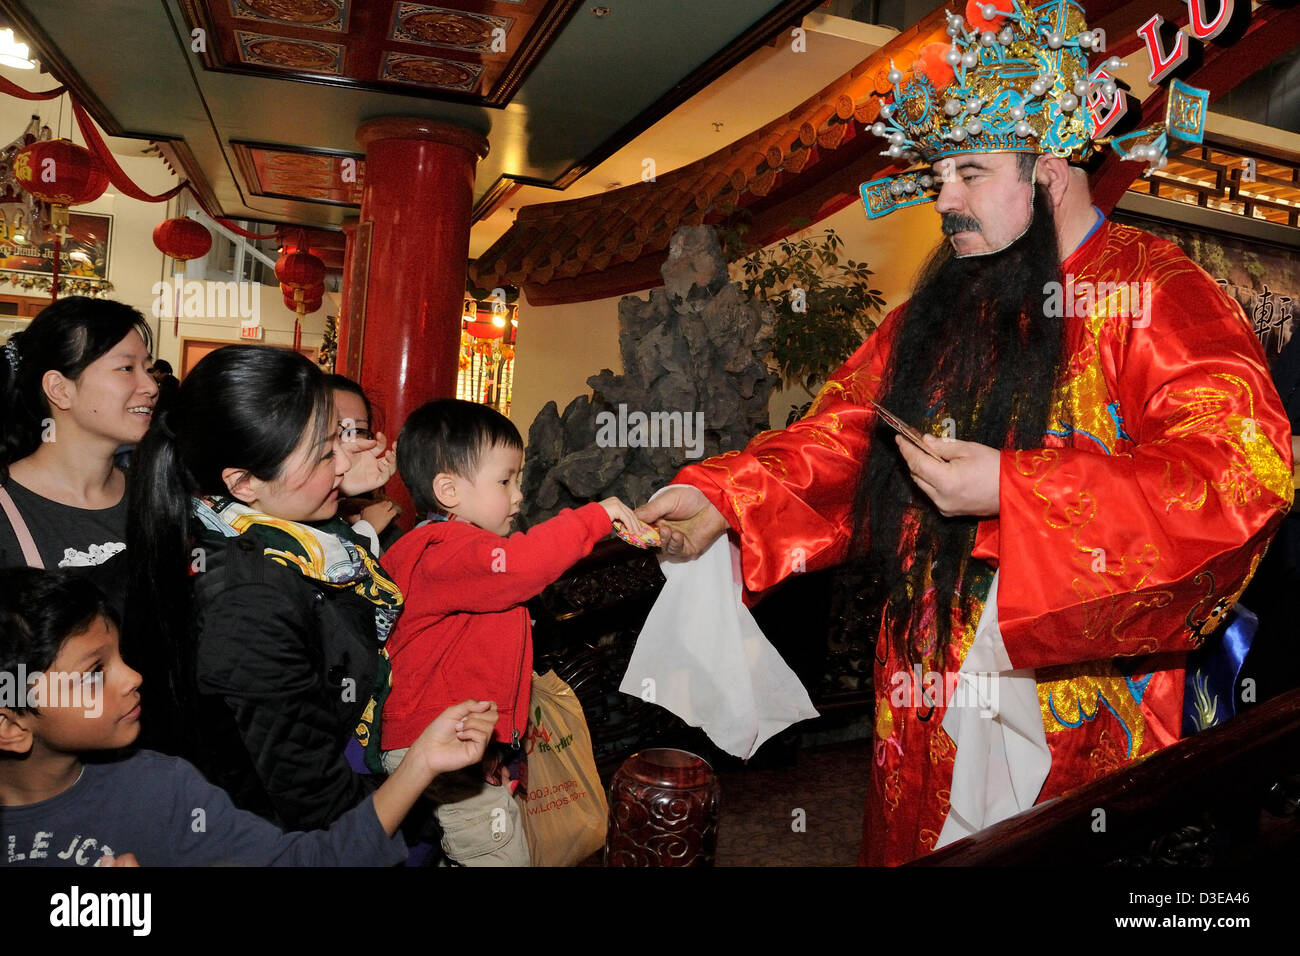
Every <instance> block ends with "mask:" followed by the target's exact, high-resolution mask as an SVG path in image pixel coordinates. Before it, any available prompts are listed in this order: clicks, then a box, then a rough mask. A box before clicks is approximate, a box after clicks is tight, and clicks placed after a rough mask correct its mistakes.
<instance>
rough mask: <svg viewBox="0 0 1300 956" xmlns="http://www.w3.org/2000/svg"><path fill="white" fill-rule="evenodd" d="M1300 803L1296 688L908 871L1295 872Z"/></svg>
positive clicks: (1299, 844)
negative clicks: (1268, 867) (1249, 868)
mask: <svg viewBox="0 0 1300 956" xmlns="http://www.w3.org/2000/svg"><path fill="white" fill-rule="evenodd" d="M1298 802H1300V690H1296V691H1291V692H1290V693H1288V694H1285V695H1283V696H1280V697H1276V698H1274V699H1272V700H1269V701H1265V702H1264V703H1262V704H1260V705H1258V706H1256V707H1253V708H1251V709H1249V710H1247V711H1245V712H1244V713H1242V714H1240V715H1238V716H1237V717H1234V718H1233V719H1231V720H1229V721H1227V722H1226V723H1224V724H1222V725H1220V726H1219V727H1215V728H1213V729H1210V730H1206V731H1202V732H1201V733H1199V734H1196V735H1195V736H1192V737H1188V738H1186V739H1184V740H1180V741H1178V742H1177V743H1174V744H1172V745H1170V746H1169V747H1166V748H1164V749H1163V750H1159V751H1157V752H1156V753H1154V754H1152V755H1151V756H1149V757H1147V758H1145V759H1143V760H1141V761H1140V762H1138V763H1135V764H1131V765H1129V766H1127V767H1125V768H1123V769H1122V770H1118V771H1116V772H1115V773H1112V774H1109V775H1107V776H1105V777H1103V778H1101V779H1100V780H1096V781H1094V782H1092V783H1090V784H1088V785H1086V786H1083V787H1080V788H1079V789H1078V790H1074V791H1072V792H1070V793H1067V794H1065V795H1063V796H1060V797H1058V798H1056V799H1055V800H1053V801H1051V802H1049V803H1045V804H1042V805H1041V806H1036V807H1033V808H1032V809H1030V810H1027V811H1025V812H1024V813H1021V814H1019V815H1017V816H1015V817H1012V818H1011V819H1009V820H1005V821H1003V822H1002V823H999V824H997V825H996V826H992V827H989V828H987V829H985V830H981V831H980V832H979V833H976V834H974V835H973V836H970V837H967V838H966V839H964V840H961V841H959V842H957V843H954V844H952V845H950V846H947V847H944V848H943V849H941V850H938V851H937V852H935V853H932V854H930V855H929V856H926V857H923V858H922V859H920V860H917V861H916V862H915V863H914V864H912V865H914V866H998V865H1017V866H1026V865H1028V866H1034V865H1043V866H1060V865H1063V864H1069V865H1070V866H1076V865H1077V866H1095V865H1120V866H1144V865H1145V866H1151V865H1180V866H1187V865H1192V866H1198V865H1199V866H1205V865H1210V864H1238V863H1257V862H1263V861H1267V860H1269V859H1274V858H1276V859H1279V860H1283V859H1290V860H1291V862H1292V863H1294V860H1295V853H1296V850H1297V849H1300V819H1297V817H1296V808H1297V803H1298Z"/></svg>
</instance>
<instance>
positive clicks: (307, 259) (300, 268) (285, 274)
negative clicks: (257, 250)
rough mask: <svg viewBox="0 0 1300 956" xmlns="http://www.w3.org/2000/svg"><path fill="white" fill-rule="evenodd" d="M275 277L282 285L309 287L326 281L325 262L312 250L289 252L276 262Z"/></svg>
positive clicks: (296, 287)
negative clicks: (312, 252)
mask: <svg viewBox="0 0 1300 956" xmlns="http://www.w3.org/2000/svg"><path fill="white" fill-rule="evenodd" d="M275 277H276V278H277V279H279V280H280V285H281V286H286V285H287V286H289V287H290V288H291V289H309V288H311V287H312V286H318V285H321V284H323V283H324V282H325V263H323V262H321V261H320V259H318V258H316V256H313V255H312V254H311V253H310V252H288V253H285V254H284V255H282V256H281V257H280V258H279V260H278V261H277V262H276V263H275Z"/></svg>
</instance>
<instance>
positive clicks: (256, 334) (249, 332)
mask: <svg viewBox="0 0 1300 956" xmlns="http://www.w3.org/2000/svg"><path fill="white" fill-rule="evenodd" d="M239 337H240V338H241V339H252V340H253V341H255V342H260V341H261V340H262V327H261V326H260V325H241V326H240V327H239Z"/></svg>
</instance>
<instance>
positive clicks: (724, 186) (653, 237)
mask: <svg viewBox="0 0 1300 956" xmlns="http://www.w3.org/2000/svg"><path fill="white" fill-rule="evenodd" d="M944 22H945V21H944V13H943V9H942V8H940V9H937V10H935V11H934V12H933V13H931V14H930V15H929V16H927V17H925V18H924V19H923V20H921V21H920V22H919V23H917V24H916V25H915V26H913V27H911V28H910V29H908V30H905V31H904V32H902V33H900V34H899V35H898V36H896V37H894V38H893V39H892V40H891V41H890V42H889V43H887V44H886V45H885V46H883V47H881V48H880V49H879V50H877V51H876V52H875V53H873V54H872V55H871V56H869V57H868V58H867V59H865V60H863V61H862V62H861V63H859V64H858V65H857V66H856V67H854V68H853V69H852V70H850V71H849V72H848V73H846V74H844V75H843V76H842V77H840V78H839V79H838V80H836V81H835V82H834V83H831V84H830V85H829V86H827V87H826V88H825V89H823V90H822V91H821V92H819V93H817V94H816V95H814V96H812V97H810V98H809V99H807V100H805V101H804V102H803V103H801V104H800V105H799V106H798V107H796V108H795V109H793V110H791V111H790V112H789V113H788V114H786V115H784V116H779V117H777V118H776V119H774V120H772V121H771V122H770V123H768V124H767V125H765V126H763V127H762V128H761V129H758V130H755V131H754V132H753V133H750V134H749V135H748V136H744V137H742V138H741V139H738V140H736V141H735V142H734V143H732V144H730V145H729V146H725V147H723V148H722V149H720V150H718V151H717V152H715V153H713V154H711V155H709V156H706V157H704V158H703V159H699V160H697V161H696V162H693V163H691V164H689V165H687V166H683V167H681V168H680V169H675V170H673V171H671V172H668V173H664V174H663V175H661V176H658V177H657V179H656V181H653V182H638V183H635V184H633V185H631V186H624V187H622V188H620V189H615V190H611V191H609V192H605V193H600V194H597V195H594V196H585V197H583V198H581V199H570V200H564V201H561V202H553V203H539V204H536V205H532V206H525V207H523V208H522V209H520V210H519V213H518V216H517V218H516V220H515V223H514V225H513V226H511V227H510V229H509V231H507V232H506V234H505V235H503V236H502V237H501V238H500V239H498V240H497V241H496V242H495V243H494V244H493V245H492V247H491V248H490V249H488V250H487V251H486V252H485V253H483V255H481V256H479V258H478V260H477V261H476V262H475V263H474V269H473V271H474V280H475V282H476V284H478V285H480V286H483V287H484V288H493V287H495V286H502V285H515V286H526V287H527V291H528V298H529V301H530V302H532V303H533V304H535V305H536V304H541V303H542V302H547V301H549V302H562V301H577V300H580V299H586V298H595V297H597V296H598V295H615V294H618V292H619V291H627V292H631V291H636V290H639V289H644V288H646V287H647V286H648V285H649V286H652V285H656V284H658V282H659V276H658V267H659V264H660V263H661V262H662V261H663V257H664V256H665V255H666V253H667V249H668V240H669V239H670V238H671V236H672V234H673V232H674V231H675V230H676V229H677V228H678V227H679V226H683V225H686V226H695V225H699V224H700V223H702V222H709V223H719V222H722V221H723V220H725V219H726V218H727V217H728V216H730V215H731V214H733V213H734V212H735V211H736V210H738V209H745V208H748V207H753V206H755V205H756V204H761V203H762V202H763V201H764V200H768V199H769V198H774V197H776V195H777V194H778V193H781V194H783V193H786V192H789V191H790V187H792V186H794V179H795V178H796V177H806V176H810V175H816V174H818V173H819V168H820V167H821V166H822V165H823V164H825V163H826V162H827V160H828V158H829V156H830V154H832V153H834V152H835V151H836V150H839V149H841V148H842V147H845V146H846V145H847V144H849V143H852V142H854V141H858V142H857V145H858V149H857V150H855V153H858V152H865V153H867V154H869V158H864V159H863V161H862V162H861V163H859V164H857V165H856V166H855V171H856V173H857V174H859V175H861V177H862V179H863V180H865V179H867V178H870V174H871V173H873V172H874V171H875V170H878V169H883V168H885V167H886V166H888V165H889V164H890V162H891V161H890V160H889V159H888V158H887V157H884V156H878V155H876V154H878V153H880V152H881V151H882V149H883V144H882V142H881V141H880V140H879V139H877V138H876V137H874V136H872V135H871V134H870V132H869V130H867V129H866V128H865V126H864V125H863V124H866V125H870V124H871V123H872V122H874V121H875V119H876V116H877V114H878V113H879V111H880V100H879V99H878V97H879V95H880V94H881V93H885V92H888V90H889V88H890V87H889V84H888V81H887V80H886V78H885V76H886V74H887V73H888V72H889V61H890V58H891V57H892V58H893V59H894V61H895V63H897V64H899V65H900V67H904V68H905V67H906V65H907V64H910V63H911V62H912V61H913V60H914V59H915V57H916V53H917V51H918V50H919V49H920V48H921V47H922V46H924V45H925V44H926V43H928V42H930V41H931V40H933V39H937V38H939V37H942V36H944V32H943V29H944ZM868 140H869V141H870V142H866V141H868ZM860 181H861V180H860ZM629 266H636V268H627V267H629ZM620 267H621V268H620ZM611 271H613V272H614V273H615V274H613V275H605V276H603V277H602V279H603V281H601V282H600V283H599V284H598V286H593V285H591V284H590V283H584V282H581V280H582V279H584V278H585V277H588V276H592V275H593V274H596V273H609V272H611ZM647 275H648V276H649V281H646V278H645V277H646V276H647ZM560 280H579V281H578V282H574V281H569V282H564V283H563V285H562V287H561V288H557V289H554V290H552V289H543V288H541V287H543V286H548V285H553V284H556V283H557V282H558V281H560ZM611 289H612V290H613V291H610V290H611Z"/></svg>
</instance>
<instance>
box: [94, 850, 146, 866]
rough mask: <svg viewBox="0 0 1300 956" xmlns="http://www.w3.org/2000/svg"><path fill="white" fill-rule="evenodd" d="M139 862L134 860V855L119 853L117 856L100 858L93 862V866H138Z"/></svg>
mask: <svg viewBox="0 0 1300 956" xmlns="http://www.w3.org/2000/svg"><path fill="white" fill-rule="evenodd" d="M139 865H140V861H139V860H137V859H136V858H135V854H134V853H119V854H118V855H117V856H107V855H105V856H101V857H100V858H99V859H98V860H96V861H95V866H139Z"/></svg>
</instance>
